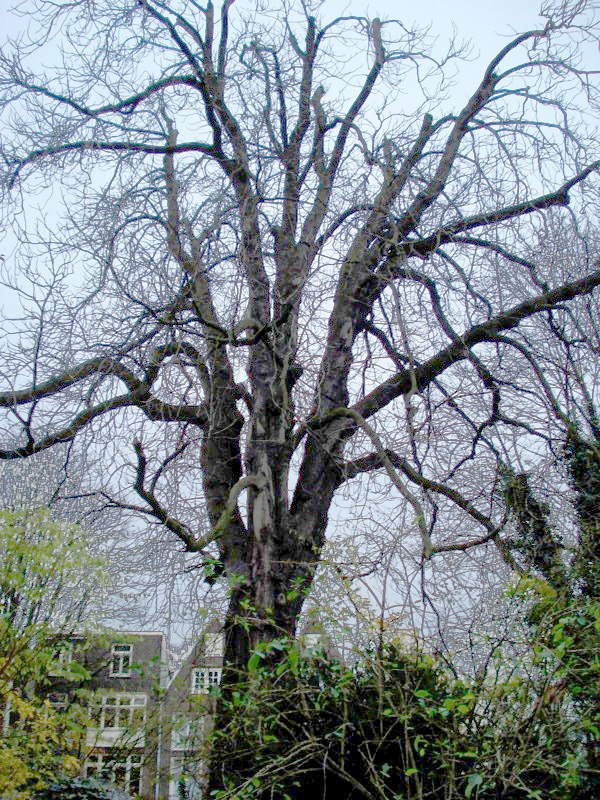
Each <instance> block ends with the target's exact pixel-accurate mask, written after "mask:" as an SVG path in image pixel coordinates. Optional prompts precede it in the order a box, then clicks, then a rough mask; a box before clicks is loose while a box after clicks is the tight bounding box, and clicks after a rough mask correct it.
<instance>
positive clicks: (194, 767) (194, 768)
mask: <svg viewBox="0 0 600 800" xmlns="http://www.w3.org/2000/svg"><path fill="white" fill-rule="evenodd" d="M170 767H171V768H170V771H169V772H170V774H169V793H168V800H179V798H180V797H181V793H180V791H179V786H180V784H183V786H184V790H185V792H186V796H187V797H189V798H190V800H202V798H203V797H205V796H206V784H207V769H206V765H205V764H204V762H203V761H200V762H197V763H193V764H190V763H188V761H187V759H186V758H184V757H183V758H182V757H181V756H171V763H170Z"/></svg>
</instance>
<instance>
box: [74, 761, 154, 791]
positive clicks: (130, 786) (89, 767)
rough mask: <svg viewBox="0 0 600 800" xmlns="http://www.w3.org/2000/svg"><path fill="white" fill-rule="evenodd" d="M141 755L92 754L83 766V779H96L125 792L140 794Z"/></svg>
mask: <svg viewBox="0 0 600 800" xmlns="http://www.w3.org/2000/svg"><path fill="white" fill-rule="evenodd" d="M142 766H143V760H142V755H141V753H133V754H132V753H130V754H129V755H126V754H124V753H119V752H116V753H92V754H91V755H90V756H89V757H88V759H87V761H86V762H85V764H84V768H83V776H84V778H97V779H98V780H104V781H109V782H110V783H114V784H116V785H117V786H118V787H119V788H120V789H123V790H124V791H126V792H135V793H136V794H141V791H142Z"/></svg>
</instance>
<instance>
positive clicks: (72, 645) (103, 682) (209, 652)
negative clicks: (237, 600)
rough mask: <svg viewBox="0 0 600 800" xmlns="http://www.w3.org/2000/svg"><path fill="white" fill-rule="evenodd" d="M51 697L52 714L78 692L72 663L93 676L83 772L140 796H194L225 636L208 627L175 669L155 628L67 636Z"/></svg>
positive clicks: (200, 790) (199, 786)
mask: <svg viewBox="0 0 600 800" xmlns="http://www.w3.org/2000/svg"><path fill="white" fill-rule="evenodd" d="M57 661H58V662H59V667H60V668H59V669H57V671H56V677H55V678H54V679H53V681H52V683H51V686H50V692H49V699H50V701H51V703H52V705H53V706H54V707H55V708H56V710H57V711H60V710H61V708H66V707H67V706H68V704H69V702H70V698H72V696H73V693H74V691H75V688H76V687H75V686H74V685H73V684H72V683H71V682H70V681H69V678H68V677H65V675H67V676H68V674H69V671H68V669H67V670H65V669H64V668H65V667H69V666H70V665H71V663H72V662H77V663H79V664H81V665H82V666H83V667H85V669H86V671H87V672H88V673H89V674H90V675H91V677H90V678H89V680H88V681H86V691H87V692H88V694H89V708H88V714H89V725H88V727H87V731H86V735H85V741H82V743H81V753H80V755H81V762H82V772H83V777H86V778H96V779H99V780H103V781H108V782H110V783H114V784H116V785H117V786H119V787H120V788H122V789H124V790H125V791H127V792H129V793H130V794H131V795H132V796H138V797H140V798H143V800H180V798H182V797H186V798H189V800H199V798H201V797H202V796H203V795H204V789H205V781H206V775H207V770H206V753H205V743H206V741H207V734H208V733H209V731H210V725H211V724H212V701H211V698H210V691H209V690H210V686H211V685H216V684H218V683H219V682H220V680H221V674H222V668H223V635H222V633H221V632H220V631H219V628H218V626H217V625H216V624H213V625H211V626H209V628H208V629H207V630H206V631H205V634H204V636H203V637H202V638H201V639H200V641H199V642H198V643H197V644H196V645H195V646H194V647H193V648H192V649H191V650H190V651H189V653H188V654H187V655H186V657H185V658H184V659H183V661H182V663H181V665H180V666H179V668H178V669H173V668H172V667H171V669H170V668H169V654H168V652H167V648H166V639H165V636H164V634H163V633H161V632H159V631H150V632H148V631H119V632H118V633H116V632H115V634H114V638H112V639H111V637H110V635H109V636H103V637H102V638H99V637H90V636H86V637H76V636H74V637H70V638H69V640H68V641H67V642H65V643H64V645H63V646H61V648H60V650H59V651H58V654H57Z"/></svg>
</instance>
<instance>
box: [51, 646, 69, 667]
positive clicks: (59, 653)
mask: <svg viewBox="0 0 600 800" xmlns="http://www.w3.org/2000/svg"><path fill="white" fill-rule="evenodd" d="M55 658H56V660H57V661H58V663H59V664H60V665H61V667H68V666H69V664H70V663H71V661H73V642H66V641H65V642H61V643H60V644H59V645H58V647H57V648H56V656H55Z"/></svg>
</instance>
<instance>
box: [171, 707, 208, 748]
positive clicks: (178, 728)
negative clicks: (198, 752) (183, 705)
mask: <svg viewBox="0 0 600 800" xmlns="http://www.w3.org/2000/svg"><path fill="white" fill-rule="evenodd" d="M172 724H173V728H172V731H171V749H172V750H194V749H198V747H200V745H201V744H202V743H203V742H204V741H205V732H204V730H205V718H204V717H203V716H194V717H189V716H185V715H183V714H178V715H177V716H176V717H174V719H173V723H172Z"/></svg>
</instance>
